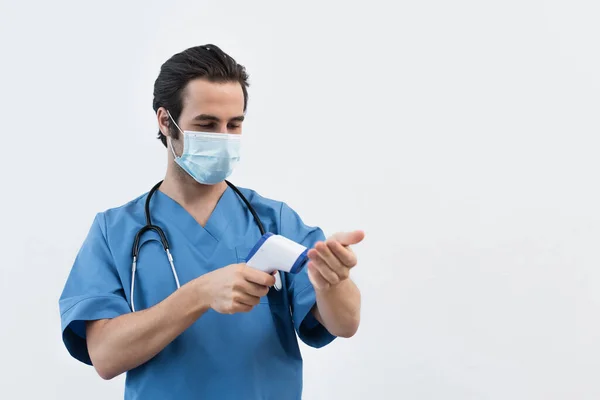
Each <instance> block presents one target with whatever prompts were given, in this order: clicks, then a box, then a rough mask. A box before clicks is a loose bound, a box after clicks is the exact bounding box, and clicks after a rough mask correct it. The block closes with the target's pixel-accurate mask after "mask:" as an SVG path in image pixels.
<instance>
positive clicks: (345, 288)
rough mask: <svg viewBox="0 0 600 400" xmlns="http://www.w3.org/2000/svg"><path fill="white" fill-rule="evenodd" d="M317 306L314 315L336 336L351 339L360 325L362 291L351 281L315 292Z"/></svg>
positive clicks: (347, 280)
mask: <svg viewBox="0 0 600 400" xmlns="http://www.w3.org/2000/svg"><path fill="white" fill-rule="evenodd" d="M315 292H316V295H317V304H316V307H315V308H314V309H313V313H314V315H315V317H316V318H317V320H318V321H319V322H320V323H321V324H323V326H325V328H326V329H327V330H328V331H329V332H330V333H331V334H332V335H335V336H340V337H351V336H353V335H354V334H355V333H356V331H357V330H358V325H359V323H360V291H359V290H358V287H357V286H356V285H355V284H354V282H352V281H351V280H350V279H346V280H344V281H342V282H340V283H339V284H338V285H335V286H333V287H331V288H328V289H325V290H315Z"/></svg>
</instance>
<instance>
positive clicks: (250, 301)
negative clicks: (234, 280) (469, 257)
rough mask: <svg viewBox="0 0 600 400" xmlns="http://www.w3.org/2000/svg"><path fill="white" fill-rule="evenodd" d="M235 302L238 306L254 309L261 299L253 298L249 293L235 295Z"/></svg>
mask: <svg viewBox="0 0 600 400" xmlns="http://www.w3.org/2000/svg"><path fill="white" fill-rule="evenodd" d="M233 301H234V303H236V304H242V305H247V306H250V307H254V306H255V305H257V304H258V303H260V297H256V296H251V295H249V294H248V293H236V294H234V295H233Z"/></svg>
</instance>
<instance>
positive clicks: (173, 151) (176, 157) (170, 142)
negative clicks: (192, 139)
mask: <svg viewBox="0 0 600 400" xmlns="http://www.w3.org/2000/svg"><path fill="white" fill-rule="evenodd" d="M167 114H169V118H171V121H173V124H175V126H176V127H177V129H179V132H181V134H182V135H184V136H185V133H183V131H182V130H181V128H180V127H179V125H177V122H175V120H174V119H173V116H172V115H171V111H169V110H167ZM167 141H168V142H169V147H170V148H171V153H173V157H174V158H175V159H178V158H179V157H178V156H177V154H175V148H173V141H172V140H171V136H169V137H168V138H167Z"/></svg>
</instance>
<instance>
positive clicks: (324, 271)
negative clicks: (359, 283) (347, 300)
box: [309, 249, 340, 285]
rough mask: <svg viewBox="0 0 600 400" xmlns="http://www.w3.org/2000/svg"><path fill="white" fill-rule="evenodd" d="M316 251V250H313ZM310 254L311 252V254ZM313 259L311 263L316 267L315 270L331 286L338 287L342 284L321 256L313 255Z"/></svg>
mask: <svg viewBox="0 0 600 400" xmlns="http://www.w3.org/2000/svg"><path fill="white" fill-rule="evenodd" d="M311 250H314V249H311ZM309 253H310V252H309ZM312 254H313V257H311V258H310V262H311V263H312V264H313V265H314V267H315V269H316V270H317V271H319V273H320V274H321V276H322V277H323V278H324V279H325V280H326V281H327V282H329V284H331V285H337V284H338V283H339V282H340V278H339V277H338V275H337V274H336V273H335V272H334V271H333V270H332V269H331V268H329V266H328V265H327V263H326V262H325V261H323V259H322V258H321V256H320V255H319V254H318V253H317V254H315V253H312ZM309 257H310V256H309Z"/></svg>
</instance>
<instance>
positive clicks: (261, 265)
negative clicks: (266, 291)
mask: <svg viewBox="0 0 600 400" xmlns="http://www.w3.org/2000/svg"><path fill="white" fill-rule="evenodd" d="M307 261H308V248H306V247H304V246H302V245H301V244H299V243H296V242H294V241H293V240H290V239H288V238H286V237H283V236H281V235H274V234H272V233H265V234H264V235H263V237H261V238H260V240H259V241H258V242H257V243H256V245H254V248H253V249H252V250H251V251H250V253H249V254H248V257H246V265H247V266H249V267H252V268H255V269H258V270H260V271H263V272H266V273H268V274H272V273H273V272H275V271H283V272H289V273H290V274H297V273H298V272H300V271H302V268H304V266H305V265H306V263H307ZM275 279H276V281H275V289H277V290H280V289H281V277H280V276H279V274H276V275H275Z"/></svg>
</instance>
